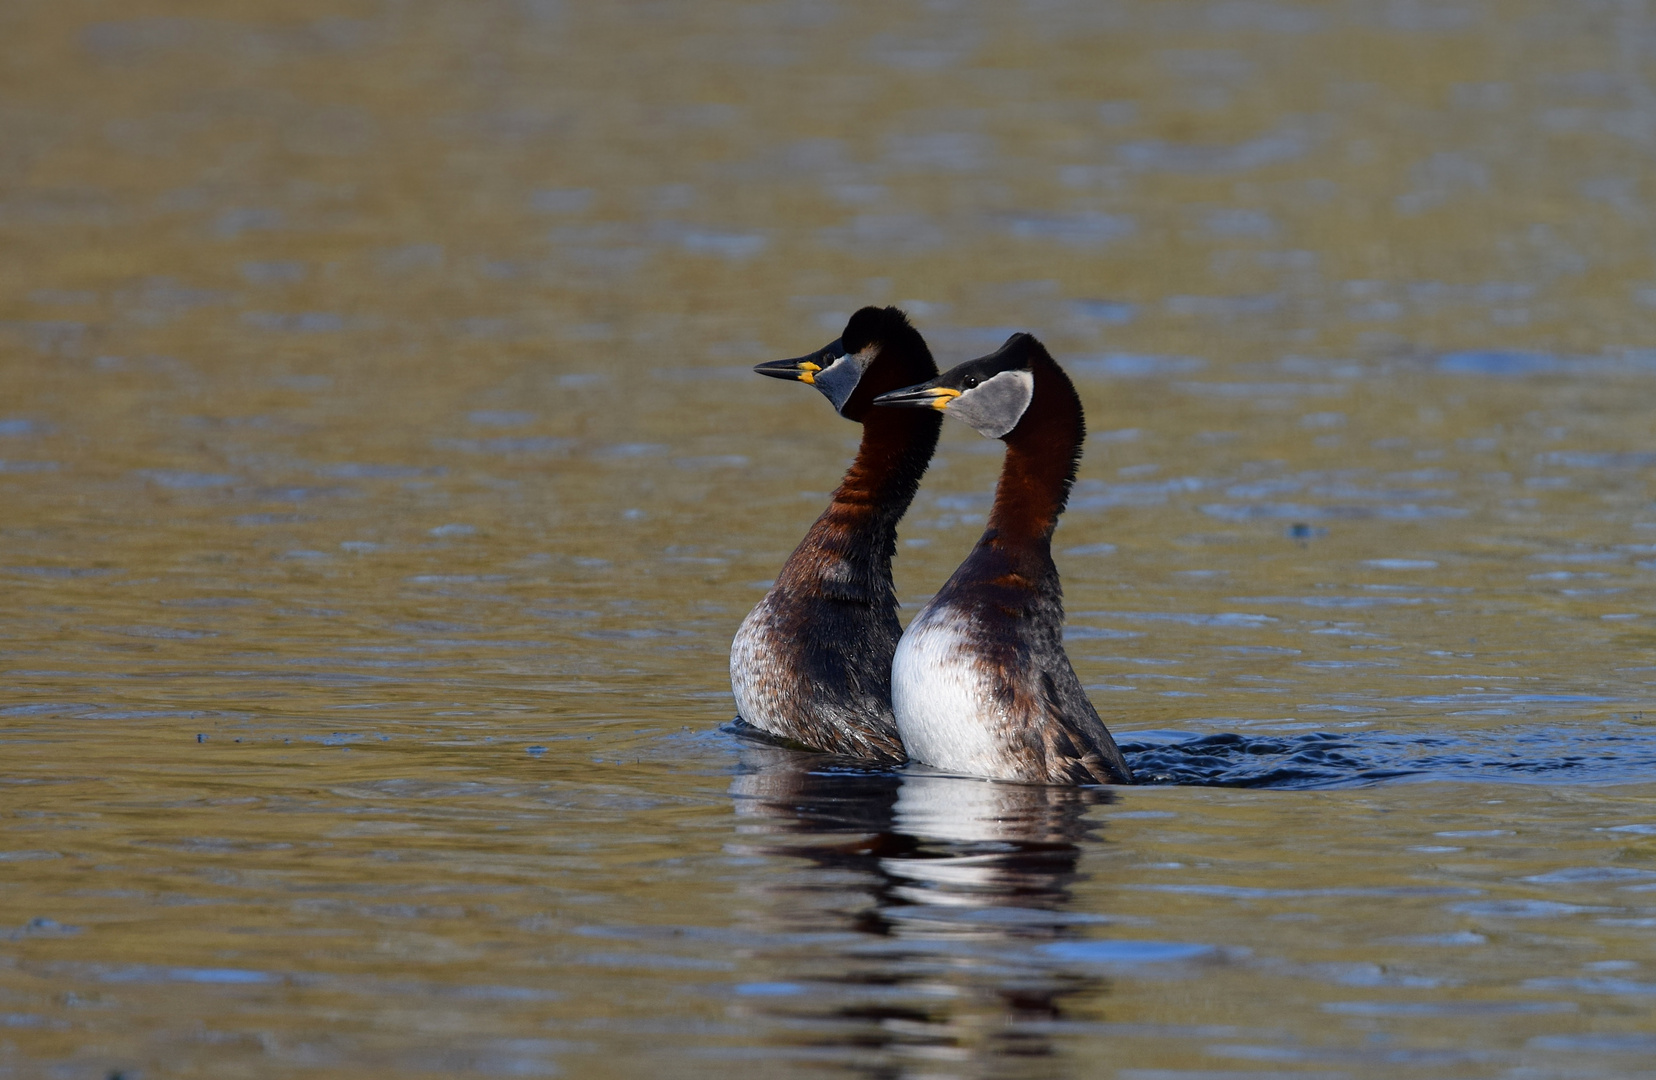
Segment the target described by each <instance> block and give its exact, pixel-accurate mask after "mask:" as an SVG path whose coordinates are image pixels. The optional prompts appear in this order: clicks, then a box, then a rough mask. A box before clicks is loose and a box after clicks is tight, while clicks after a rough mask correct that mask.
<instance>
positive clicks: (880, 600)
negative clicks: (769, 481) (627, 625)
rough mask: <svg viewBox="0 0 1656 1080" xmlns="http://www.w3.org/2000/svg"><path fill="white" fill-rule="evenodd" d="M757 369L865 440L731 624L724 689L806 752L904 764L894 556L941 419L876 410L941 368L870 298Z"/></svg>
mask: <svg viewBox="0 0 1656 1080" xmlns="http://www.w3.org/2000/svg"><path fill="white" fill-rule="evenodd" d="M753 370H754V371H757V372H758V373H759V374H761V375H770V376H772V377H774V378H778V379H796V380H798V381H799V382H802V383H806V384H807V385H810V386H815V387H816V388H817V389H818V390H820V391H822V393H823V394H824V395H825V396H826V397H827V398H828V400H829V401H831V402H833V405H834V408H835V409H836V410H837V411H838V412H839V414H840V415H841V416H843V417H845V418H846V419H848V420H856V421H858V422H860V423H861V424H862V425H863V437H862V445H861V446H860V447H859V448H858V449H857V457H856V460H855V461H853V462H852V463H851V468H850V469H849V470H848V471H847V472H846V474H845V479H844V480H842V481H840V486H839V487H838V488H836V489H835V491H834V494H833V496H832V497H831V499H830V500H829V503H828V509H826V510H824V511H823V512H822V516H821V517H819V518H817V520H816V523H815V524H814V525H812V526H811V529H810V531H809V532H807V533H806V534H805V539H804V540H801V541H800V543H799V546H798V547H797V548H795V549H794V553H793V554H792V555H790V556H789V557H788V561H787V562H786V563H784V564H783V565H782V570H781V572H780V573H779V574H777V576H776V584H775V585H773V586H772V587H771V590H770V592H768V593H766V594H765V598H764V599H763V600H761V601H759V605H758V606H757V607H755V608H754V609H753V611H752V612H750V613H749V614H748V617H747V618H746V619H744V620H743V621H742V627H741V629H740V630H738V631H736V640H735V641H734V642H732V643H731V646H730V686H731V689H732V690H733V691H735V694H736V707H737V710H738V712H739V715H740V718H741V719H742V720H744V721H746V722H747V723H749V724H751V725H752V726H754V727H756V728H759V729H760V730H761V731H764V732H766V733H768V734H770V735H772V736H775V737H778V738H781V739H784V740H786V741H789V742H793V743H797V744H800V745H802V746H804V747H806V748H808V749H812V750H823V751H828V752H830V753H837V754H849V755H852V756H855V757H860V758H870V759H873V760H875V761H879V762H885V763H898V762H901V761H903V759H904V755H903V743H902V740H901V739H900V738H898V735H897V722H896V720H895V718H894V717H893V716H892V713H891V656H892V653H893V652H894V651H895V650H896V648H897V639H898V638H899V637H901V636H902V632H903V628H902V624H900V623H899V622H898V621H897V594H896V591H895V590H894V589H893V588H892V585H891V557H892V556H893V555H894V554H896V550H897V522H898V521H899V520H900V519H901V518H902V516H903V514H904V512H905V511H907V510H908V507H909V503H910V502H912V501H913V500H914V493H915V491H916V490H917V489H918V488H919V487H920V478H921V477H922V476H923V475H925V472H926V466H927V465H928V464H930V462H931V456H932V451H933V450H934V449H936V447H937V434H938V430H939V429H940V428H941V427H942V426H943V422H942V417H941V416H939V415H938V414H937V413H936V412H926V413H915V412H899V411H896V410H892V409H874V408H872V407H871V406H872V403H873V401H874V398H875V397H877V396H878V395H880V394H883V393H885V392H886V391H888V390H894V389H896V388H898V387H900V386H907V385H909V384H910V383H913V382H915V381H916V380H919V379H929V378H931V377H933V376H935V375H936V374H937V364H936V363H934V362H933V361H932V356H931V351H930V350H929V349H927V348H926V342H925V340H924V339H923V338H921V336H920V334H919V332H918V331H917V330H915V329H914V327H912V326H910V325H909V321H908V317H907V316H905V315H904V314H903V313H902V312H901V311H899V310H898V309H896V308H894V307H888V308H884V309H882V308H874V307H865V308H863V309H862V310H861V311H859V312H857V313H856V314H855V315H853V316H851V321H850V322H848V323H846V325H845V332H844V333H843V334H841V335H840V337H839V339H838V340H837V341H834V342H831V343H830V344H828V345H826V346H824V347H823V348H821V349H818V350H817V351H816V352H814V353H811V354H810V355H809V356H802V357H800V358H799V359H797V360H775V361H772V362H770V363H766V364H760V365H759V366H758V367H756V368H754V369H753Z"/></svg>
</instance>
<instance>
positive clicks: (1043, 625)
mask: <svg viewBox="0 0 1656 1080" xmlns="http://www.w3.org/2000/svg"><path fill="white" fill-rule="evenodd" d="M875 404H876V405H895V406H906V407H909V408H919V409H926V410H929V411H931V412H937V411H939V410H941V411H943V412H944V413H945V414H946V415H948V416H954V417H958V418H959V419H961V420H964V421H966V423H968V424H970V425H971V426H972V427H973V428H975V429H977V431H978V433H979V434H982V435H985V436H987V437H989V438H992V439H1000V440H1002V441H1004V442H1005V443H1006V461H1005V464H1004V465H1003V466H1002V468H1001V475H1000V483H999V484H998V485H997V486H996V488H995V505H994V509H993V510H991V511H990V513H989V526H988V528H987V529H985V530H984V533H983V537H982V539H980V540H979V541H978V543H977V547H975V548H973V549H972V553H971V554H970V555H968V556H967V557H966V561H965V562H963V563H961V564H960V568H959V569H958V570H956V571H955V572H954V576H953V577H951V578H949V580H948V583H947V584H945V585H944V586H943V588H942V589H941V590H940V591H939V592H938V594H937V595H936V596H935V597H933V598H932V600H931V602H930V603H928V604H927V605H926V606H925V607H924V608H922V609H921V610H920V613H919V614H918V615H916V616H915V617H914V622H913V623H911V624H910V625H909V628H908V630H907V632H906V633H904V634H903V639H902V641H901V643H900V644H898V646H897V654H896V656H895V658H894V659H893V661H892V675H891V704H892V708H893V711H894V712H895V713H896V715H897V730H898V732H899V734H901V735H902V738H903V746H904V747H905V748H906V749H907V751H908V754H909V757H911V758H913V759H914V760H916V761H921V762H924V763H926V764H927V765H932V766H935V767H937V768H940V769H947V770H949V771H950V772H959V773H967V774H970V775H973V776H984V777H989V778H992V779H996V780H1014V781H1020V782H1023V783H1032V784H1097V783H1103V784H1130V783H1132V782H1133V774H1132V770H1130V769H1129V768H1128V767H1127V762H1126V760H1125V759H1124V758H1123V757H1122V756H1121V751H1120V750H1118V749H1117V748H1116V744H1115V740H1114V739H1112V738H1111V737H1110V732H1109V729H1107V728H1106V727H1105V726H1104V723H1103V721H1101V720H1100V719H1099V718H1098V712H1097V711H1096V710H1095V709H1094V708H1093V706H1092V702H1090V701H1088V700H1087V695H1086V692H1085V691H1084V690H1082V689H1081V681H1080V680H1079V679H1077V678H1076V677H1075V669H1074V668H1072V667H1071V666H1070V662H1069V657H1068V656H1067V655H1065V653H1064V598H1063V589H1062V588H1061V586H1060V585H1059V583H1058V568H1057V567H1056V566H1054V565H1053V562H1052V532H1053V530H1054V529H1055V528H1056V527H1057V525H1058V515H1060V514H1062V513H1063V512H1064V503H1065V502H1066V501H1068V499H1069V490H1070V485H1071V484H1073V483H1074V482H1075V471H1076V467H1077V466H1078V465H1079V464H1080V462H1081V443H1082V440H1083V439H1084V438H1085V437H1086V422H1085V420H1084V418H1083V416H1082V413H1081V399H1080V397H1079V396H1077V395H1076V393H1075V386H1074V385H1073V384H1072V383H1071V382H1070V380H1069V376H1067V375H1065V374H1064V372H1063V369H1062V368H1060V367H1059V366H1058V365H1057V363H1055V362H1054V361H1053V359H1052V357H1051V356H1050V355H1048V353H1047V351H1046V349H1045V347H1043V346H1042V345H1041V343H1040V342H1039V341H1037V340H1036V339H1035V338H1034V337H1032V336H1031V335H1029V334H1014V335H1013V336H1012V337H1011V338H1009V339H1008V340H1007V342H1006V344H1005V345H1003V346H1001V348H1000V350H999V351H998V352H995V353H991V354H990V355H988V356H985V357H981V358H979V359H977V360H969V361H967V362H966V363H964V364H961V365H960V366H959V367H956V368H952V369H951V370H949V371H947V372H945V373H944V374H942V375H939V376H938V377H937V378H935V379H932V380H930V381H928V382H923V383H921V384H919V385H918V386H911V387H908V388H906V389H903V390H898V391H895V392H893V393H890V394H884V395H882V396H880V397H878V398H876V399H875Z"/></svg>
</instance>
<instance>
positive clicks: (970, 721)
mask: <svg viewBox="0 0 1656 1080" xmlns="http://www.w3.org/2000/svg"><path fill="white" fill-rule="evenodd" d="M969 630H970V623H969V622H968V621H967V619H966V617H965V616H963V615H961V614H960V613H959V612H956V611H953V610H951V609H949V608H946V607H932V606H927V607H925V608H924V609H922V610H921V612H920V614H918V615H916V616H915V617H914V622H913V623H912V624H910V626H909V628H908V630H907V631H905V632H904V633H903V639H902V640H901V641H899V642H898V643H897V655H896V657H895V658H894V659H893V660H892V665H891V708H892V711H893V712H894V713H895V714H896V715H897V733H898V734H899V735H901V736H902V738H903V746H904V748H905V749H906V750H907V751H908V755H909V757H911V758H913V759H914V760H916V761H923V762H925V763H926V764H927V765H931V766H933V767H935V768H939V769H947V770H948V771H950V772H959V773H967V774H969V775H972V776H999V775H1002V774H1004V773H1006V771H1007V767H1008V763H1007V760H1006V753H1005V751H1004V749H1000V748H999V740H998V739H997V737H996V736H997V732H999V731H1001V730H1003V729H1004V728H1005V726H1006V720H1005V718H1003V717H1000V716H998V715H997V712H996V710H995V706H994V693H993V687H991V686H990V684H989V680H988V679H987V678H985V677H984V675H983V673H982V672H981V671H980V670H979V669H978V668H977V666H976V665H975V664H974V663H973V654H972V649H971V637H970V634H969Z"/></svg>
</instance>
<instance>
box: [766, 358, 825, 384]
mask: <svg viewBox="0 0 1656 1080" xmlns="http://www.w3.org/2000/svg"><path fill="white" fill-rule="evenodd" d="M753 370H754V371H757V372H758V373H759V374H761V375H769V376H770V377H771V378H773V379H791V380H792V381H794V382H802V383H804V384H805V385H807V386H809V385H811V384H812V383H813V382H815V381H816V373H817V372H819V371H821V370H822V365H821V364H818V363H817V357H816V355H815V354H812V355H811V356H801V357H800V358H799V359H797V360H767V361H766V362H765V363H763V364H758V365H756V366H755V367H754V369H753Z"/></svg>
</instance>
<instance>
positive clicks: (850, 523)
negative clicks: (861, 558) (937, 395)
mask: <svg viewBox="0 0 1656 1080" xmlns="http://www.w3.org/2000/svg"><path fill="white" fill-rule="evenodd" d="M942 426H943V416H942V414H941V413H938V412H933V411H920V410H914V409H871V410H869V413H868V415H867V416H866V417H865V418H864V419H863V437H862V444H861V445H860V446H859V447H858V448H857V457H856V459H855V460H854V461H852V462H851V467H850V468H849V469H847V470H846V473H845V479H843V480H841V481H840V485H839V487H837V488H835V489H834V494H833V497H832V499H831V501H830V502H829V506H828V510H827V512H826V513H824V514H823V518H824V520H825V521H826V520H828V519H830V518H831V519H832V520H833V522H834V524H836V525H837V526H839V527H840V528H841V529H843V530H845V531H847V532H854V533H865V532H866V531H868V530H873V531H875V532H876V533H878V534H880V535H881V537H882V539H884V540H885V541H886V543H884V544H881V545H880V546H881V548H882V549H883V548H887V547H889V548H892V549H895V545H896V534H897V523H898V522H899V521H900V520H902V517H903V515H904V514H905V513H907V512H908V508H909V504H910V503H912V502H913V501H914V495H915V492H916V491H918V490H919V489H920V479H921V477H923V476H924V475H925V474H926V466H927V465H929V464H930V463H931V457H932V452H933V451H934V450H935V449H936V448H937V436H938V432H939V430H940V429H941V428H942ZM888 557H889V556H888Z"/></svg>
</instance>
